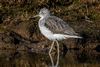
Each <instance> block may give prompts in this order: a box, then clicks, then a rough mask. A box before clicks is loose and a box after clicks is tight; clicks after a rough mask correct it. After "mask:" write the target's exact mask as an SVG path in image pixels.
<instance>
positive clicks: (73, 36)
mask: <svg viewBox="0 0 100 67" xmlns="http://www.w3.org/2000/svg"><path fill="white" fill-rule="evenodd" d="M64 36H65V37H66V38H82V37H80V36H75V35H64Z"/></svg>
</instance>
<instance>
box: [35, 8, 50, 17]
mask: <svg viewBox="0 0 100 67" xmlns="http://www.w3.org/2000/svg"><path fill="white" fill-rule="evenodd" d="M49 15H50V11H49V10H48V9H47V8H42V9H40V12H39V14H38V15H36V16H34V17H37V16H40V17H41V18H44V17H47V16H49Z"/></svg>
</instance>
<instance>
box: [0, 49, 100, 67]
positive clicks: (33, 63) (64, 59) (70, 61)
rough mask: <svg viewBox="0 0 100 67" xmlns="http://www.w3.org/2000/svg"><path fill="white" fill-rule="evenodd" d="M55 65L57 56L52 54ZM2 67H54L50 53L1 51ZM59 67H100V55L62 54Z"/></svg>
mask: <svg viewBox="0 0 100 67" xmlns="http://www.w3.org/2000/svg"><path fill="white" fill-rule="evenodd" d="M52 57H53V60H54V64H55V63H56V58H57V54H56V53H53V54H52ZM0 67H52V64H51V60H50V57H49V55H48V53H46V54H44V53H41V54H37V53H34V52H30V51H14V50H0ZM58 67H100V53H99V52H96V51H95V50H68V51H67V52H66V54H64V53H61V52H60V58H59V65H58Z"/></svg>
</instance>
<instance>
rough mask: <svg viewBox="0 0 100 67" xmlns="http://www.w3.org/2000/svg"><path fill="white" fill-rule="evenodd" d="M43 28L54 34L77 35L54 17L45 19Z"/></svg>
mask: <svg viewBox="0 0 100 67" xmlns="http://www.w3.org/2000/svg"><path fill="white" fill-rule="evenodd" d="M45 26H46V27H47V28H48V29H49V30H51V31H52V32H53V33H55V34H57V33H59V34H67V35H77V33H75V31H74V30H73V29H72V28H71V27H70V26H69V25H68V24H67V23H66V22H64V21H63V20H62V19H60V18H58V17H56V16H49V17H47V18H46V19H45Z"/></svg>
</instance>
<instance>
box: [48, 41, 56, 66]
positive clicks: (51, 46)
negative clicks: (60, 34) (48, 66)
mask: <svg viewBox="0 0 100 67" xmlns="http://www.w3.org/2000/svg"><path fill="white" fill-rule="evenodd" d="M54 42H55V41H53V42H52V44H51V48H50V50H49V56H50V60H51V63H52V67H54V62H53V58H52V56H51V50H52V48H53V45H54Z"/></svg>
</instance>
